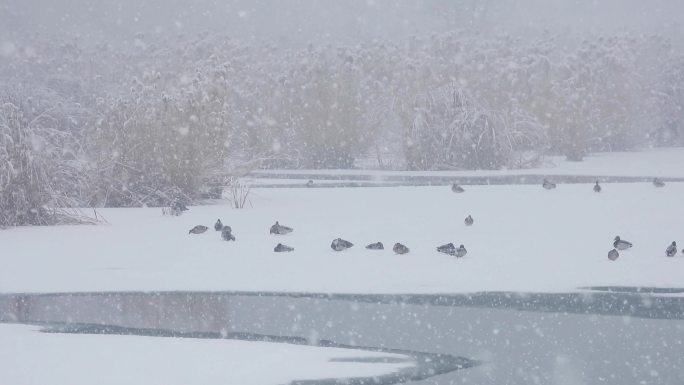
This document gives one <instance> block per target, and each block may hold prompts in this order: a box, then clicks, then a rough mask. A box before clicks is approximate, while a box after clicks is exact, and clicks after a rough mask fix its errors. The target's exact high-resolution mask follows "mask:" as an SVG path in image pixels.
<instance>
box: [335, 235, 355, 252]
mask: <svg viewBox="0 0 684 385" xmlns="http://www.w3.org/2000/svg"><path fill="white" fill-rule="evenodd" d="M353 246H354V244H353V243H351V242H349V241H345V240H344V239H342V238H337V239H334V240H333V241H332V243H331V244H330V248H331V249H333V250H335V251H342V250H346V249H349V248H351V247H353Z"/></svg>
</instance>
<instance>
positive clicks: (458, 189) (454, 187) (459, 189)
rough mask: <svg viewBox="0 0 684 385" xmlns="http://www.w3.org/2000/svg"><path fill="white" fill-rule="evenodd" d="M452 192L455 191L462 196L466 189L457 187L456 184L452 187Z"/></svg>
mask: <svg viewBox="0 0 684 385" xmlns="http://www.w3.org/2000/svg"><path fill="white" fill-rule="evenodd" d="M451 191H453V192H455V193H457V194H460V193H462V192H465V189H464V188H463V187H461V186H459V185H457V184H456V183H454V184H452V185H451Z"/></svg>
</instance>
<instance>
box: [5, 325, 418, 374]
mask: <svg viewBox="0 0 684 385" xmlns="http://www.w3.org/2000/svg"><path fill="white" fill-rule="evenodd" d="M39 329H40V328H39V327H35V326H25V325H8V324H0V341H2V343H0V369H1V370H0V378H1V379H3V380H2V383H3V384H7V385H38V384H52V383H57V384H70V385H81V384H84V385H85V384H88V385H89V384H101V385H106V384H111V385H122V384H126V385H135V384H140V385H154V384H159V385H174V384H183V385H185V384H204V385H224V384H250V385H259V384H264V385H266V384H267V385H274V384H286V383H289V382H290V381H293V380H309V379H311V380H315V379H322V378H340V377H373V376H379V375H383V374H388V373H392V372H395V371H397V370H399V369H401V368H404V367H409V366H412V365H413V364H414V363H413V362H412V361H411V360H410V358H408V357H407V356H403V355H400V354H390V353H376V352H369V351H362V350H351V349H339V348H319V347H313V346H301V345H290V344H277V343H267V342H247V341H236V340H211V339H210V340H203V339H192V338H161V337H137V336H122V335H82V334H76V335H73V334H52V333H40V332H38V330H39ZM379 357H387V358H392V359H393V360H392V361H391V362H372V363H365V362H349V361H348V360H347V361H345V360H344V359H352V358H379ZM335 359H342V360H340V361H331V360H335Z"/></svg>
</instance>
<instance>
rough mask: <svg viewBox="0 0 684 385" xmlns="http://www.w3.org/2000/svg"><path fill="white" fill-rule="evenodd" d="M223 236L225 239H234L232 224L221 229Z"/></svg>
mask: <svg viewBox="0 0 684 385" xmlns="http://www.w3.org/2000/svg"><path fill="white" fill-rule="evenodd" d="M221 238H223V240H224V241H234V240H235V236H234V235H233V229H231V228H230V226H223V229H221Z"/></svg>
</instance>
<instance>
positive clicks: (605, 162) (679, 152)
mask: <svg viewBox="0 0 684 385" xmlns="http://www.w3.org/2000/svg"><path fill="white" fill-rule="evenodd" d="M683 165H684V148H655V149H649V150H644V151H638V152H611V153H596V154H591V155H588V156H587V157H585V159H584V160H583V161H582V162H569V161H567V160H565V158H564V157H547V158H546V159H545V162H544V164H543V166H542V167H539V168H532V169H514V170H492V171H488V170H475V171H473V170H467V171H385V170H260V171H255V172H254V173H253V174H254V175H261V176H267V175H273V174H278V173H285V174H289V175H298V174H299V175H367V176H371V177H376V178H378V179H381V178H382V177H383V176H454V177H464V176H501V175H596V176H639V177H656V176H657V177H668V178H681V177H684V167H683ZM260 182H261V183H264V182H263V181H260ZM268 183H276V182H274V181H268ZM303 183H306V180H303Z"/></svg>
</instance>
